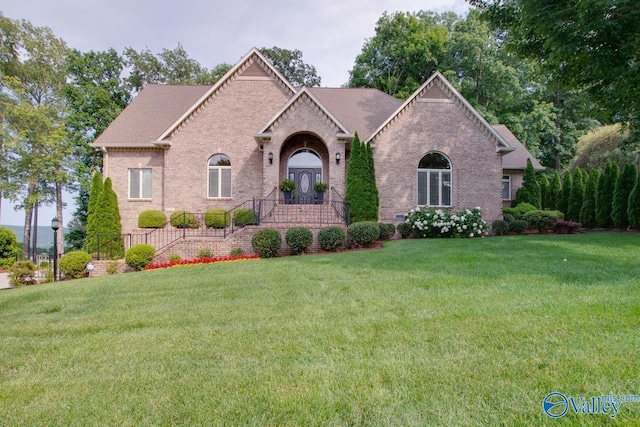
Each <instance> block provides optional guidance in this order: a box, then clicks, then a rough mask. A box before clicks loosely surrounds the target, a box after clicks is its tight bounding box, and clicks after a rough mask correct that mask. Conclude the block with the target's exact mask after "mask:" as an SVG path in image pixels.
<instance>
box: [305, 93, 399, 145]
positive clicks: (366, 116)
mask: <svg viewBox="0 0 640 427" xmlns="http://www.w3.org/2000/svg"><path fill="white" fill-rule="evenodd" d="M309 91H310V92H311V93H313V95H315V97H316V98H317V99H318V101H319V102H321V103H322V104H323V105H324V106H325V107H326V108H327V110H329V111H331V113H332V114H333V115H334V116H335V117H336V118H338V120H340V122H341V123H342V124H343V125H344V126H345V127H346V128H347V129H349V131H350V132H351V133H353V134H355V133H356V132H358V135H359V136H360V138H361V139H362V140H366V139H367V138H369V136H370V135H371V134H372V133H373V132H374V131H375V130H376V129H377V128H378V126H380V125H381V124H382V123H383V122H384V121H385V120H386V119H387V118H388V117H389V116H390V115H391V114H392V113H393V112H394V111H396V110H397V109H398V107H399V106H400V105H401V104H402V101H400V100H399V99H397V98H394V97H393V96H391V95H388V94H386V93H384V92H382V91H380V90H378V89H368V88H320V87H311V88H309Z"/></svg>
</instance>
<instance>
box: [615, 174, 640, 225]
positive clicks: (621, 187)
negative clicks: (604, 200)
mask: <svg viewBox="0 0 640 427" xmlns="http://www.w3.org/2000/svg"><path fill="white" fill-rule="evenodd" d="M636 175H637V172H636V167H635V165H632V164H630V163H628V164H626V165H625V167H624V169H623V170H622V173H621V174H620V176H619V177H618V181H617V182H616V189H615V190H614V192H613V205H612V207H611V218H612V219H613V225H614V226H616V227H617V228H627V227H628V226H629V217H628V216H627V208H628V204H629V194H631V190H632V189H633V186H634V185H635V183H636Z"/></svg>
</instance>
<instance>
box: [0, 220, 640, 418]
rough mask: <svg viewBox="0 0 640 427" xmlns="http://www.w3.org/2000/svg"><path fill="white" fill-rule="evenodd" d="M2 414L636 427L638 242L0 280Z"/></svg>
mask: <svg viewBox="0 0 640 427" xmlns="http://www.w3.org/2000/svg"><path fill="white" fill-rule="evenodd" d="M0 343H1V347H0V425H7V426H18V425H27V426H33V425H56V426H57V425H82V426H85V425H118V426H134V425H135V426H139V425H189V426H191V425H274V426H282V425H390V426H405V425H630V424H631V425H640V403H626V404H623V405H622V406H621V408H620V410H619V412H618V414H617V417H616V418H615V419H611V418H610V417H609V416H607V415H603V414H599V415H588V414H575V413H573V411H572V410H570V411H569V412H568V413H567V414H566V415H565V416H564V417H562V418H560V419H558V420H553V419H551V418H549V417H547V415H545V413H544V412H543V411H542V400H543V399H544V397H545V396H546V395H547V394H548V393H550V392H553V391H558V392H562V393H564V394H565V395H567V396H573V397H576V398H578V397H586V398H589V399H590V398H591V397H592V396H600V395H603V394H615V395H620V394H630V395H635V394H640V386H639V385H640V362H639V359H640V356H639V354H638V349H640V235H639V234H624V233H591V234H585V235H565V236H524V237H502V238H486V239H472V240H462V239H454V240H402V241H393V242H389V243H385V248H384V249H383V250H370V251H361V252H348V253H339V254H332V255H313V256H299V257H287V258H278V259H269V260H257V261H246V262H238V263H227V264H212V265H202V266H195V267H180V268H173V269H169V270H155V271H148V272H141V273H131V274H126V275H118V276H108V277H102V278H92V279H85V280H77V281H70V282H63V283H59V284H49V285H43V286H38V287H29V288H21V289H15V290H10V291H2V292H0Z"/></svg>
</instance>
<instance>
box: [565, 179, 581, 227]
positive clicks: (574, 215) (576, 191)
mask: <svg viewBox="0 0 640 427" xmlns="http://www.w3.org/2000/svg"><path fill="white" fill-rule="evenodd" d="M583 201H584V176H583V175H582V170H581V169H580V168H575V170H574V171H573V186H572V187H571V193H570V194H569V205H568V206H567V212H565V213H566V215H565V219H567V220H569V221H580V211H581V210H582V202H583Z"/></svg>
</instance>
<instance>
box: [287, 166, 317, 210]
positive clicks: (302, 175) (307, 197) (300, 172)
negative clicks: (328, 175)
mask: <svg viewBox="0 0 640 427" xmlns="http://www.w3.org/2000/svg"><path fill="white" fill-rule="evenodd" d="M289 179H290V180H292V181H294V182H295V183H296V186H297V187H298V190H297V192H296V193H295V197H294V199H293V200H294V201H293V203H297V204H301V205H309V204H314V203H315V202H316V193H315V191H313V184H315V183H316V182H321V181H322V169H320V168H289Z"/></svg>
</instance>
